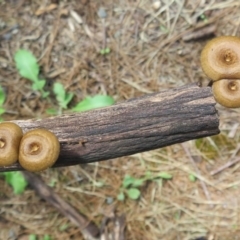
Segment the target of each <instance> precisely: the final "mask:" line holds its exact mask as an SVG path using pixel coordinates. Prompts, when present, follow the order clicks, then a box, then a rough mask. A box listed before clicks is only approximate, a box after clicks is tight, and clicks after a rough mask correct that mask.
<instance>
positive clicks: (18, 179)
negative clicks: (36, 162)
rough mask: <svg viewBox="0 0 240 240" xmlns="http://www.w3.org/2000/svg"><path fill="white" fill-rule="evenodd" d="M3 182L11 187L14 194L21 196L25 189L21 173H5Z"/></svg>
mask: <svg viewBox="0 0 240 240" xmlns="http://www.w3.org/2000/svg"><path fill="white" fill-rule="evenodd" d="M3 175H4V176H5V181H6V182H7V183H8V184H9V185H11V186H12V188H13V192H14V193H15V194H21V193H23V192H24V190H25V189H26V187H27V184H28V183H27V181H26V180H25V178H24V176H23V175H22V173H21V172H5V173H3Z"/></svg>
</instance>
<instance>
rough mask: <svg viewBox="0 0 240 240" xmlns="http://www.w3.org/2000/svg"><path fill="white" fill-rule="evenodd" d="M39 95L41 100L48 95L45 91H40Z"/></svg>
mask: <svg viewBox="0 0 240 240" xmlns="http://www.w3.org/2000/svg"><path fill="white" fill-rule="evenodd" d="M41 94H42V97H43V98H46V97H47V96H48V95H49V92H46V91H43V90H42V91H41Z"/></svg>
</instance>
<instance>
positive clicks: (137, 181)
mask: <svg viewBox="0 0 240 240" xmlns="http://www.w3.org/2000/svg"><path fill="white" fill-rule="evenodd" d="M144 181H145V180H144V179H134V181H133V183H132V186H133V187H140V186H142V185H143V183H144Z"/></svg>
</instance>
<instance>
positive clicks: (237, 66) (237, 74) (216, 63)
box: [201, 36, 240, 81]
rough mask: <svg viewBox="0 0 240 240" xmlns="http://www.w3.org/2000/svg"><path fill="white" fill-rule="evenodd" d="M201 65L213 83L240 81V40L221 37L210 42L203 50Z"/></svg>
mask: <svg viewBox="0 0 240 240" xmlns="http://www.w3.org/2000/svg"><path fill="white" fill-rule="evenodd" d="M201 65H202V69H203V71H204V72H205V74H206V75H207V76H208V77H209V78H210V79H211V80H213V81H217V80H220V79H240V38H239V37H234V36H221V37H217V38H214V39H212V40H211V41H209V42H208V43H207V44H206V46H205V47H204V48H203V50H202V53H201Z"/></svg>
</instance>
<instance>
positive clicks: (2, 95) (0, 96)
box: [0, 86, 6, 121]
mask: <svg viewBox="0 0 240 240" xmlns="http://www.w3.org/2000/svg"><path fill="white" fill-rule="evenodd" d="M5 101H6V95H5V92H4V91H3V88H2V87H1V86H0V116H1V115H2V114H4V113H5V108H4V107H3V104H4V102H5ZM2 120H3V119H2V118H0V121H2Z"/></svg>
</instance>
